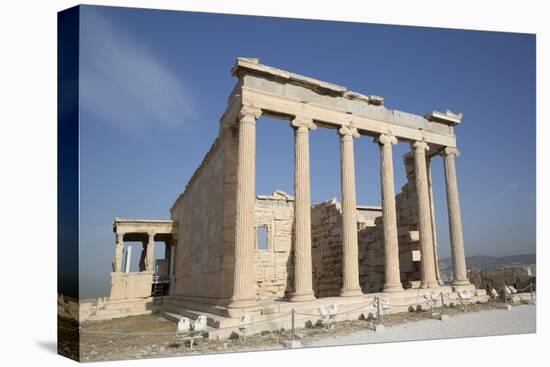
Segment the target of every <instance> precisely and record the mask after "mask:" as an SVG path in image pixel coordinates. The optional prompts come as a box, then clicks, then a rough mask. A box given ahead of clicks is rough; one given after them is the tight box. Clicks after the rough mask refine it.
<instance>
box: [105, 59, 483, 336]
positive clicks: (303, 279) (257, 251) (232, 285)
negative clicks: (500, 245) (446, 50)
mask: <svg viewBox="0 0 550 367" xmlns="http://www.w3.org/2000/svg"><path fill="white" fill-rule="evenodd" d="M231 73H232V75H233V76H234V77H235V78H237V83H236V85H235V88H234V89H233V91H232V93H231V95H230V96H229V99H228V103H227V109H226V111H225V113H224V115H223V116H222V117H221V120H220V124H219V133H218V137H217V139H216V140H215V141H214V142H213V144H212V146H211V147H210V150H209V151H208V153H207V154H206V156H205V157H204V159H203V161H202V163H201V164H200V166H199V167H198V168H197V170H196V171H195V173H194V174H193V176H192V177H191V179H190V180H189V182H188V183H187V186H186V187H185V190H184V191H183V192H182V193H181V194H180V195H179V197H177V198H176V200H175V202H174V204H173V205H172V208H171V209H170V214H171V220H168V221H156V220H124V219H115V223H114V232H115V238H116V246H115V249H116V250H115V257H114V262H113V273H112V292H111V298H110V300H109V302H114V301H115V300H119V302H131V301H135V300H136V299H140V298H141V299H147V300H149V301H150V300H152V299H156V298H159V297H160V298H162V302H161V306H158V307H161V308H162V309H163V310H164V311H166V312H170V313H175V314H181V315H187V316H188V317H194V315H198V314H205V315H207V316H208V320H209V321H208V322H209V325H210V326H212V327H218V328H219V327H222V326H224V325H225V326H228V325H229V326H231V325H238V318H239V317H240V316H242V315H249V316H250V317H252V318H253V319H255V320H262V319H263V318H264V317H267V316H266V315H273V314H278V313H283V312H286V311H287V310H290V309H291V308H294V309H298V310H306V311H307V310H317V308H318V307H320V306H322V305H324V304H335V305H338V306H339V307H340V308H341V309H342V308H343V309H346V307H351V308H353V305H357V304H360V303H362V302H363V303H364V302H365V301H368V300H369V299H373V298H374V297H380V296H383V297H386V298H388V299H389V300H390V301H391V302H395V303H396V304H401V305H403V304H407V302H409V303H412V302H413V301H412V300H414V299H418V297H419V296H420V297H421V296H422V295H425V294H429V293H430V292H432V293H433V291H435V290H436V291H437V292H438V294H439V293H442V294H446V295H447V296H448V297H449V299H457V297H458V295H457V294H458V293H457V292H459V291H465V290H468V291H469V292H471V297H473V298H472V299H477V300H478V301H483V300H486V295H485V292H484V291H481V290H476V289H475V287H474V286H472V285H470V283H469V281H468V278H467V273H466V264H465V255H464V243H463V235H462V224H461V216H460V201H459V193H458V187H457V173H456V169H455V158H456V157H457V156H458V150H457V143H456V137H455V134H454V131H453V130H454V128H455V127H456V126H457V125H459V124H460V122H461V118H462V115H461V114H458V115H457V114H454V113H452V112H449V111H447V112H444V113H442V112H437V111H433V112H430V113H427V114H426V115H424V116H418V115H414V114H410V113H406V112H402V111H398V110H392V109H388V108H386V107H385V106H384V99H383V98H382V97H379V96H374V95H363V94H360V93H356V92H352V91H349V90H347V89H346V88H345V87H343V86H340V85H336V84H332V83H328V82H324V81H321V80H316V79H312V78H309V77H305V76H301V75H297V74H294V73H291V72H287V71H284V70H280V69H277V68H274V67H270V66H266V65H262V64H260V63H259V61H258V59H250V58H238V59H237V61H236V63H235V65H234V67H233V68H232V70H231ZM262 116H270V117H275V118H278V119H280V120H281V123H286V124H288V126H289V127H288V128H289V129H293V131H294V193H293V196H291V195H289V194H287V193H285V192H282V191H276V192H273V193H271V194H269V193H265V194H268V195H257V193H256V189H255V165H256V163H255V152H256V124H257V122H258V120H259V119H260V118H261V117H262ZM317 128H319V129H334V131H335V135H334V138H335V139H339V142H340V159H341V177H340V180H341V197H340V198H338V199H331V200H328V201H325V202H322V203H318V204H315V205H312V203H311V200H310V185H312V184H313V185H314V184H315V183H312V182H310V174H309V135H310V132H311V131H312V130H314V129H317ZM357 139H370V140H371V141H373V144H377V145H378V147H379V151H380V167H376V168H375V167H362V168H361V169H368V170H369V171H370V172H372V177H373V179H375V178H376V177H378V173H375V172H376V170H379V177H380V184H381V188H382V189H381V195H382V198H381V199H382V200H381V202H382V206H381V207H369V206H361V205H357V203H356V187H355V172H354V170H355V163H354V149H353V145H354V142H355V141H356V140H357ZM398 141H400V142H406V143H408V144H410V147H411V150H410V153H408V154H407V155H406V156H405V157H403V160H401V159H394V157H393V153H392V150H393V148H392V147H393V145H394V144H396V143H397V142H398ZM400 158H401V157H400ZM434 159H442V160H443V162H444V167H445V184H446V194H447V206H448V218H449V228H450V236H451V238H450V243H451V253H452V259H453V266H454V267H453V269H454V278H453V281H452V284H443V282H442V280H441V277H440V276H439V270H438V263H437V236H436V230H435V222H434V205H433V192H432V186H431V183H432V177H431V170H430V163H431V161H432V160H434ZM396 162H397V164H394V163H396ZM396 169H405V170H406V173H407V179H408V180H407V183H406V184H405V185H404V186H403V187H402V188H401V190H400V192H397V193H396V189H395V187H394V170H396ZM130 240H132V241H140V242H142V243H143V251H142V254H141V258H140V260H141V261H140V264H141V265H140V269H139V270H140V271H139V272H128V269H127V267H126V269H123V267H122V262H123V257H124V256H123V255H124V241H130ZM155 241H164V242H165V243H166V257H165V259H161V260H157V261H156V262H155V261H154V257H153V251H154V249H153V248H154V246H155ZM129 256H130V255H129V254H128V253H127V252H126V257H127V259H126V263H128V261H129V259H128V257H129ZM159 284H162V287H160V290H159ZM152 295H154V296H155V297H150V296H152ZM476 297H477V298H476ZM124 300H126V301H124ZM147 307H148V306H144V308H143V309H144V310H147V309H150V308H147ZM397 309H398V308H396V310H397ZM405 310H406V307H405ZM346 317H349V318H353V317H357V312H355V313H353V312H351V311H350V313H349V314H346ZM235 320H237V321H235ZM305 320H306V318H305V317H304V318H303V320H302V321H305Z"/></svg>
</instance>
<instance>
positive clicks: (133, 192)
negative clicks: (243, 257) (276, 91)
mask: <svg viewBox="0 0 550 367" xmlns="http://www.w3.org/2000/svg"><path fill="white" fill-rule="evenodd" d="M80 31H81V34H80V37H81V43H80V56H81V57H80V67H81V74H80V118H81V120H80V123H81V130H80V132H81V136H80V159H81V171H80V179H81V181H80V185H81V186H80V188H81V193H80V204H81V218H80V224H81V231H80V274H81V280H80V287H81V291H80V292H81V297H95V296H101V295H107V293H108V287H109V273H110V271H111V261H112V256H113V251H114V235H113V233H112V221H113V218H114V217H127V218H151V219H164V218H169V208H170V206H171V205H172V203H173V201H174V199H175V198H176V196H177V195H178V194H179V193H180V192H181V190H183V188H184V187H185V184H186V183H187V181H188V179H189V178H190V177H191V175H192V174H193V172H194V170H195V168H196V167H198V165H199V163H200V162H201V160H202V158H203V156H204V154H205V153H206V152H207V150H208V148H209V147H210V145H211V144H212V142H213V141H214V139H215V137H216V135H217V132H218V123H219V119H220V117H221V115H222V114H223V112H224V110H225V106H226V101H227V97H228V95H229V93H230V92H231V90H232V88H233V86H234V84H235V82H236V79H235V78H233V77H231V75H230V73H229V70H230V68H231V66H232V65H233V63H234V62H235V59H236V57H238V56H245V57H258V58H260V62H262V63H265V64H267V65H272V66H276V67H279V68H281V69H285V70H289V71H292V72H295V73H299V74H303V75H307V76H311V77H314V78H318V79H321V80H325V81H330V82H334V83H337V84H340V85H344V86H346V87H348V89H350V90H354V91H358V92H361V93H363V94H376V95H380V96H384V98H385V104H386V106H387V107H388V108H395V109H399V110H402V111H406V112H411V113H416V114H421V115H423V114H425V113H427V112H429V111H432V110H434V109H435V110H440V111H445V109H450V110H452V111H454V112H462V113H464V118H463V122H462V124H461V125H460V126H458V127H457V128H456V129H455V133H456V135H457V141H458V146H459V149H460V150H461V152H462V154H461V156H460V157H459V158H458V159H457V171H458V182H459V190H460V196H461V205H462V218H463V226H464V239H465V247H466V254H467V255H478V254H487V255H497V256H500V255H511V254H519V253H534V252H535V36H534V35H528V34H514V33H503V32H478V31H462V30H447V29H435V28H420V27H403V26H384V25H373V24H359V23H345V22H327V21H312V20H292V19H283V18H270V17H251V16H234V15H216V14H207V13H188V12H170V11H152V10H144V9H129V8H113V7H94V6H83V7H81V25H80ZM409 149H410V148H409V146H408V144H406V143H400V144H398V145H397V146H395V148H394V164H395V167H394V171H395V181H396V191H399V190H400V188H401V186H402V185H403V184H404V183H405V172H404V168H403V165H402V159H401V156H402V155H403V154H404V153H406V152H407V151H408V150H409ZM310 150H311V192H312V201H313V202H319V201H322V200H326V199H330V198H332V197H337V198H338V197H339V194H340V188H339V182H340V179H339V147H338V138H337V136H336V133H335V132H334V130H326V129H317V130H315V131H313V132H312V133H311V134H310ZM274 153H277V154H274ZM355 153H356V154H355V168H356V185H357V201H358V204H366V205H379V204H380V179H379V152H378V147H377V146H376V145H375V144H373V142H372V139H371V138H369V137H361V138H359V139H357V140H355ZM292 159H293V137H292V130H291V128H290V127H289V126H288V124H286V123H285V122H284V121H280V120H272V119H269V118H261V119H260V120H259V122H258V128H257V162H256V164H257V184H256V190H257V193H258V194H267V193H270V192H271V191H273V190H275V189H282V190H285V191H287V192H289V193H291V194H292V192H293V161H292ZM432 174H433V181H434V196H435V210H436V221H437V230H438V242H439V256H440V257H447V256H449V254H450V247H449V239H448V238H449V235H448V223H447V209H446V201H445V191H444V176H443V165H442V161H441V159H436V160H435V161H434V163H433V172H432ZM137 249H138V247H134V250H133V251H134V252H133V255H134V256H133V257H134V259H137V253H136V252H137ZM159 251H160V249H159ZM159 251H157V254H158V255H160V253H159Z"/></svg>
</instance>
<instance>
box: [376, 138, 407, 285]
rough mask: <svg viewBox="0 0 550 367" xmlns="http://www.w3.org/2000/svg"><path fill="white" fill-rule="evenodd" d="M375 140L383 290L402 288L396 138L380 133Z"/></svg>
mask: <svg viewBox="0 0 550 367" xmlns="http://www.w3.org/2000/svg"><path fill="white" fill-rule="evenodd" d="M376 142H377V143H378V145H379V146H380V182H381V184H382V188H381V193H382V225H383V228H384V269H385V273H384V275H385V282H384V292H397V291H401V290H403V286H402V285H401V275H400V272H399V242H398V240H397V213H396V208H395V187H394V179H393V155H392V145H394V144H397V138H396V137H395V136H392V135H388V134H381V135H380V136H379V137H378V138H377V139H376Z"/></svg>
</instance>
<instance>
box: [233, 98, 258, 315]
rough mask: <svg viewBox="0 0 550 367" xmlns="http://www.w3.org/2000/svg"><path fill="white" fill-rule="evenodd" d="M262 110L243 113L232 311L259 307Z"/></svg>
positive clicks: (236, 210)
mask: <svg viewBox="0 0 550 367" xmlns="http://www.w3.org/2000/svg"><path fill="white" fill-rule="evenodd" d="M260 116H261V110H260V109H259V108H256V107H252V106H243V107H242V108H241V111H240V115H239V120H238V123H237V125H238V126H237V128H238V146H237V190H236V197H235V200H236V205H235V260H234V267H233V296H232V298H231V303H230V304H229V305H228V307H230V308H242V307H249V306H254V305H256V294H255V290H254V247H255V229H254V225H255V217H254V205H255V195H256V120H257V119H258V118H259V117H260Z"/></svg>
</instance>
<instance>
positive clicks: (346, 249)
mask: <svg viewBox="0 0 550 367" xmlns="http://www.w3.org/2000/svg"><path fill="white" fill-rule="evenodd" d="M338 134H339V135H340V180H341V190H342V259H343V264H342V265H343V267H342V289H341V291H340V296H344V297H345V296H359V295H361V294H363V293H362V292H361V286H360V285H359V249H358V242H357V203H356V195H355V158H354V152H353V138H356V137H358V136H359V133H358V132H357V129H356V128H353V127H347V126H343V127H341V128H340V129H339V130H338Z"/></svg>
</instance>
